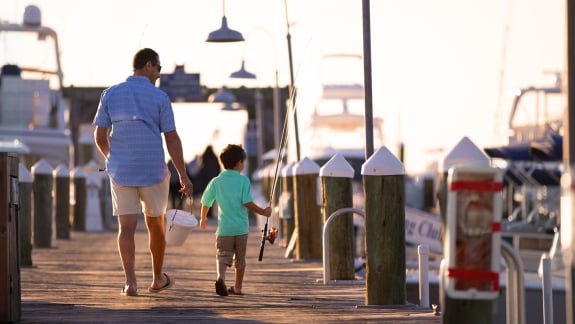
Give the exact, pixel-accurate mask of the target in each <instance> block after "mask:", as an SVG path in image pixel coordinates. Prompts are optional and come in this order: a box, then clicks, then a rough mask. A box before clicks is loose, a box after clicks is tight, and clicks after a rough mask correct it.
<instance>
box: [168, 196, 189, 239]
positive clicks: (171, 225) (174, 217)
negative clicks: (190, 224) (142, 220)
mask: <svg viewBox="0 0 575 324" xmlns="http://www.w3.org/2000/svg"><path fill="white" fill-rule="evenodd" d="M184 196H185V195H184V194H182V199H183V198H184ZM188 199H190V214H192V205H193V201H192V196H188ZM178 211H179V209H176V211H175V212H174V215H173V216H172V221H171V222H170V227H169V228H168V232H171V231H172V227H173V226H174V220H175V219H176V214H177V213H178Z"/></svg>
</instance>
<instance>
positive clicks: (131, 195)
mask: <svg viewBox="0 0 575 324" xmlns="http://www.w3.org/2000/svg"><path fill="white" fill-rule="evenodd" d="M169 185H170V176H169V175H168V176H167V177H166V179H165V180H164V181H163V182H160V183H158V184H155V185H152V186H148V187H128V186H121V185H118V184H117V183H115V182H114V180H112V179H110V187H111V188H110V189H111V191H112V213H113V214H114V216H118V215H133V214H141V213H142V212H143V213H144V215H146V216H148V217H158V216H162V215H163V214H164V213H165V212H166V208H167V207H168V190H169Z"/></svg>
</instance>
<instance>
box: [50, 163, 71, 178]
mask: <svg viewBox="0 0 575 324" xmlns="http://www.w3.org/2000/svg"><path fill="white" fill-rule="evenodd" d="M52 176H53V177H55V178H68V177H70V170H69V169H68V168H67V167H66V166H65V165H63V164H58V166H57V167H56V169H54V171H53V172H52Z"/></svg>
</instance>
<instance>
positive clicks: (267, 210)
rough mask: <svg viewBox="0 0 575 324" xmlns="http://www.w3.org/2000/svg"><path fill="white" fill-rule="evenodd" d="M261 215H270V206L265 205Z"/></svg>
mask: <svg viewBox="0 0 575 324" xmlns="http://www.w3.org/2000/svg"><path fill="white" fill-rule="evenodd" d="M262 215H264V216H265V217H270V216H271V215H272V208H271V207H270V206H267V207H266V208H265V209H264V212H263V214H262Z"/></svg>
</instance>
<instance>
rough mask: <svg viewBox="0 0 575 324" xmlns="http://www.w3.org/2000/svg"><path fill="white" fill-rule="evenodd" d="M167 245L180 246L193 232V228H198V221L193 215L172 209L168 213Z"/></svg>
mask: <svg viewBox="0 0 575 324" xmlns="http://www.w3.org/2000/svg"><path fill="white" fill-rule="evenodd" d="M166 219H167V220H168V224H167V225H166V243H167V244H168V245H173V246H180V245H182V244H184V241H185V240H186V238H187V237H188V234H189V233H190V232H191V231H192V227H195V226H198V220H197V219H196V217H195V216H194V215H193V214H190V213H188V212H187V211H183V210H180V209H170V210H168V211H167V212H166Z"/></svg>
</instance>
